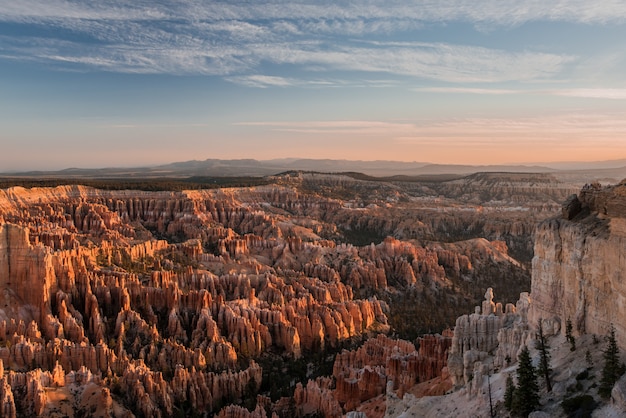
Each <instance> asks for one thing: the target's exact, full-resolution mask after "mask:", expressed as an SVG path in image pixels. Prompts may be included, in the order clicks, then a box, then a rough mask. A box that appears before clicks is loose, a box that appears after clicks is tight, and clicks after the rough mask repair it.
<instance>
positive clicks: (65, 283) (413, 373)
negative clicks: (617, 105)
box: [0, 171, 580, 417]
mask: <svg viewBox="0 0 626 418" xmlns="http://www.w3.org/2000/svg"><path fill="white" fill-rule="evenodd" d="M5 181H7V182H8V183H5V185H6V186H7V187H6V188H4V189H2V190H0V286H1V288H2V289H1V290H2V294H1V297H0V345H2V347H0V359H1V360H2V364H3V372H2V376H1V378H0V385H2V388H3V389H2V391H0V395H1V396H0V397H1V402H2V405H3V410H4V414H5V415H6V416H130V415H129V414H133V415H135V416H163V417H167V416H193V415H197V416H202V415H203V414H205V415H206V414H208V415H217V416H223V417H226V416H242V417H244V416H272V415H273V414H275V415H277V416H279V417H287V416H315V414H322V415H324V416H341V415H343V414H345V413H348V412H350V411H355V410H359V408H361V409H363V408H368V407H370V406H371V407H372V408H373V409H374V410H376V412H373V411H370V412H369V413H368V415H367V416H382V415H384V413H385V407H384V402H382V404H381V400H380V399H381V398H380V397H381V396H389V394H390V393H392V392H393V393H394V394H395V396H399V397H400V398H401V397H402V394H404V393H407V392H409V391H412V390H414V389H413V387H414V385H415V384H416V383H418V382H425V381H431V380H432V379H440V380H441V383H439V384H435V385H431V387H430V388H428V389H421V390H422V391H424V390H425V391H426V392H424V393H430V394H443V393H444V392H445V391H446V390H448V389H449V388H450V387H451V386H450V383H449V382H450V380H449V378H447V377H446V376H445V375H444V376H442V369H443V367H444V366H445V365H446V364H447V361H448V360H447V356H448V351H449V350H450V347H451V344H452V336H453V334H452V331H451V329H452V328H454V326H455V324H456V322H457V318H458V317H460V316H462V315H463V314H465V313H467V312H471V311H472V310H473V307H474V306H475V305H478V304H480V303H481V301H482V300H483V299H484V293H485V289H487V288H492V289H493V291H494V293H495V294H496V295H498V298H499V299H500V300H503V301H506V302H510V303H513V302H515V301H516V300H517V299H518V298H519V295H520V293H521V292H527V291H529V290H530V289H531V261H532V259H533V254H534V251H533V237H534V235H535V234H536V225H537V224H538V223H539V222H541V221H543V220H545V219H548V218H550V217H553V216H556V215H560V213H561V203H562V202H563V201H565V200H566V199H567V198H568V197H569V196H570V195H572V194H573V193H576V192H577V191H578V190H579V188H580V185H578V184H576V183H568V182H566V181H561V180H559V179H558V178H557V177H555V176H554V175H552V174H528V173H506V174H503V173H499V174H497V173H482V174H481V173H478V174H473V175H469V176H465V177H455V178H453V179H447V178H446V179H441V178H436V179H432V178H431V179H427V180H422V181H414V180H407V179H402V180H401V181H398V180H397V179H380V178H371V177H368V176H363V175H357V174H355V173H344V174H325V173H317V172H302V171H289V172H285V173H283V174H280V175H274V176H269V177H265V178H263V179H262V180H259V179H251V180H245V179H237V180H236V181H235V180H233V183H231V184H228V180H223V181H222V184H219V185H217V186H216V185H211V186H210V187H209V186H206V187H203V186H202V184H200V183H199V182H195V183H194V184H196V185H198V187H197V188H195V190H193V189H192V188H190V189H185V188H180V187H178V186H176V187H169V188H171V189H172V190H167V189H168V184H169V185H170V186H171V184H170V183H168V182H166V181H163V180H154V179H152V180H142V182H141V184H142V185H143V186H141V187H137V188H136V189H129V188H128V183H127V182H119V183H118V184H117V186H116V182H117V180H111V179H108V180H106V181H102V182H101V183H100V184H99V187H100V188H93V187H89V186H84V185H78V184H76V183H80V180H78V181H77V180H76V179H74V180H72V181H68V180H59V179H56V180H54V181H55V182H58V183H59V184H58V185H54V184H46V186H49V187H31V186H33V184H32V183H31V184H24V185H25V186H29V187H30V188H24V187H22V186H19V185H18V184H19V181H24V179H20V180H14V179H13V180H11V179H5ZM48 181H50V180H48ZM11 182H17V183H16V184H12V183H11ZM84 182H85V183H87V184H89V181H85V180H84ZM237 182H239V183H238V184H237ZM245 182H248V183H247V184H246V183H245ZM103 185H104V186H103ZM107 185H108V186H107ZM8 186H11V187H8ZM53 186H54V187H53ZM226 186H236V187H226ZM140 189H143V190H140ZM150 190H157V191H150ZM446 382H448V383H446ZM390 385H391V386H390ZM390 391H391V392H390ZM385 394H386V395H385ZM376 399H378V401H376ZM368 402H378V404H377V406H375V405H374V406H372V405H370V404H369V403H368ZM231 404H240V405H243V406H235V405H232V406H231ZM244 407H247V408H248V409H245V408H244ZM250 411H252V412H250ZM250 414H253V415H250ZM254 414H256V415H254Z"/></svg>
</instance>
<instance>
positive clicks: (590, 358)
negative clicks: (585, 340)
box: [585, 349, 593, 367]
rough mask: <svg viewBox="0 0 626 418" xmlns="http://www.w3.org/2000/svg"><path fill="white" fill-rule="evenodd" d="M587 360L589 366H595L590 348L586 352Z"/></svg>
mask: <svg viewBox="0 0 626 418" xmlns="http://www.w3.org/2000/svg"><path fill="white" fill-rule="evenodd" d="M585 360H586V361H587V366H589V367H593V357H591V351H589V349H587V351H586V352H585Z"/></svg>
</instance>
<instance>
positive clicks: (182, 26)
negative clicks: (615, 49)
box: [0, 0, 626, 87]
mask: <svg viewBox="0 0 626 418" xmlns="http://www.w3.org/2000/svg"><path fill="white" fill-rule="evenodd" d="M625 17H626V6H624V5H622V4H621V2H609V3H607V2H602V3H601V4H595V3H594V4H590V3H589V2H587V1H569V2H557V3H550V4H547V3H545V2H540V1H530V2H517V1H515V2H514V1H512V0H509V1H499V2H489V3H485V4H482V5H481V7H480V8H478V7H476V3H475V2H474V1H470V0H456V1H440V2H425V3H419V4H409V3H407V2H405V1H400V0H396V1H391V2H389V1H376V0H372V1H362V2H351V3H349V4H337V3H335V2H316V3H314V4H310V3H299V2H291V1H284V2H283V1H277V2H254V3H252V4H251V3H248V2H246V3H237V2H229V3H213V2H212V3H207V2H203V1H200V0H182V1H179V2H168V1H154V2H137V3H125V2H119V1H115V0H102V1H99V2H86V1H77V0H46V1H43V0H23V1H8V0H0V21H1V22H13V23H17V24H20V25H25V26H28V25H33V26H34V27H36V28H39V29H40V28H53V29H61V30H64V31H66V32H64V33H63V34H62V35H59V37H58V38H54V37H47V38H37V37H36V36H34V35H33V36H30V37H28V36H24V35H19V36H18V35H15V36H9V35H5V36H4V37H2V38H1V39H0V55H4V56H11V57H12V58H13V59H15V60H19V59H21V60H29V61H37V62H40V63H43V64H50V65H55V66H57V67H61V68H63V67H65V68H68V69H74V70H76V69H78V70H80V69H83V70H94V69H95V70H104V71H113V72H130V73H167V74H208V75H226V76H229V77H231V80H233V81H235V82H240V83H244V84H248V85H250V86H254V87H261V86H284V85H286V84H285V83H288V84H289V83H292V81H290V80H288V79H281V78H280V77H276V76H275V75H272V74H269V73H265V72H264V71H262V68H263V64H264V63H270V64H277V65H286V64H288V65H296V66H300V67H301V69H302V70H305V71H307V70H310V69H311V68H317V69H318V70H340V71H359V72H363V73H376V74H391V75H394V76H410V77H416V78H420V79H432V80H441V81H447V82H500V81H508V80H516V81H528V80H538V79H544V78H550V77H554V76H555V75H556V74H558V73H560V72H561V71H563V69H564V68H565V67H566V66H567V65H568V64H570V63H572V62H573V61H574V59H575V57H573V56H570V55H564V54H560V53H545V52H533V51H518V52H515V51H504V50H498V49H489V48H483V47H477V46H467V45H459V44H450V43H424V42H422V43H392V42H383V43H378V44H376V43H364V42H356V41H355V40H353V39H351V38H350V36H362V35H365V36H366V35H372V34H392V33H402V32H404V31H409V30H413V29H416V28H419V27H421V26H422V25H424V24H432V23H433V22H435V23H437V22H439V23H445V22H449V21H465V22H469V23H470V24H475V25H481V24H495V25H512V24H521V23H524V22H528V21H538V20H556V21H568V22H582V23H606V22H622V21H624V19H625ZM68 34H69V35H68ZM63 36H64V37H63ZM41 44H43V45H41ZM33 45H39V46H38V47H33Z"/></svg>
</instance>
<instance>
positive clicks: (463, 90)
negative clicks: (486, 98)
mask: <svg viewBox="0 0 626 418" xmlns="http://www.w3.org/2000/svg"><path fill="white" fill-rule="evenodd" d="M413 90H414V91H416V92H424V93H452V94H487V95H502V94H520V93H523V92H524V91H523V90H511V89H484V88H474V87H418V88H415V89H413Z"/></svg>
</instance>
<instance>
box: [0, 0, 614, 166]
mask: <svg viewBox="0 0 626 418" xmlns="http://www.w3.org/2000/svg"><path fill="white" fill-rule="evenodd" d="M624 39H626V3H624V2H622V1H595V2H589V1H553V2H545V1H535V0H532V1H523V2H520V1H519V0H517V1H509V0H498V1H480V0H456V1H445V0H441V1H436V0H433V1H417V2H409V1H375V0H371V1H352V2H330V1H328V2H326V1H315V2H313V1H310V2H293V1H290V2H283V1H272V2H266V1H245V2H243V1H241V2H237V1H228V2H208V1H189V0H182V1H176V2H165V1H158V0H157V1H147V0H143V1H132V2H131V1H112V0H101V1H98V2H87V1H76V0H41V1H33V0H19V1H15V0H11V1H6V0H0V124H1V126H2V130H1V131H0V143H1V151H0V171H7V170H29V169H58V168H67V167H108V166H139V165H151V164H158V163H167V162H172V161H184V160H191V159H197V160H204V159H207V158H224V159H229V158H256V159H271V158H284V157H308V158H333V159H351V160H356V159H360V160H376V159H386V160H402V161H429V162H437V163H466V164H497V163H524V162H542V161H566V160H606V159H617V158H626V45H625V44H624Z"/></svg>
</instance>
